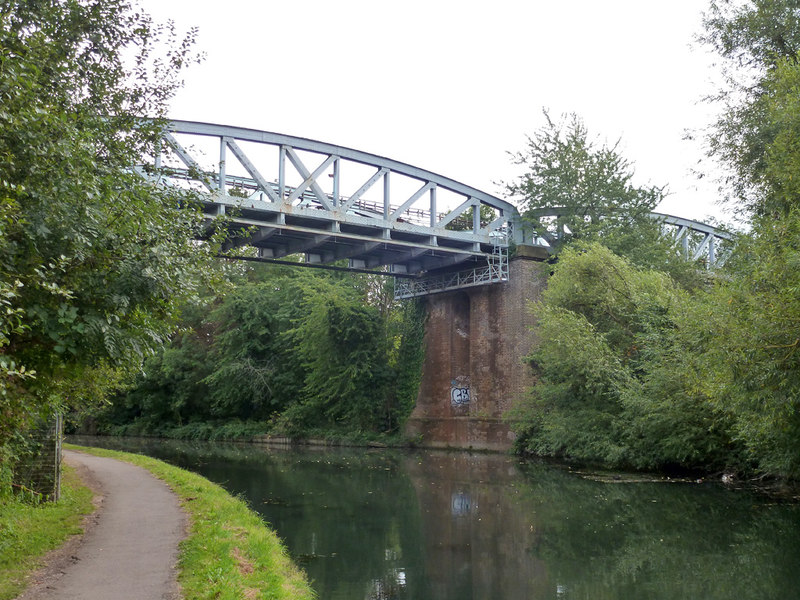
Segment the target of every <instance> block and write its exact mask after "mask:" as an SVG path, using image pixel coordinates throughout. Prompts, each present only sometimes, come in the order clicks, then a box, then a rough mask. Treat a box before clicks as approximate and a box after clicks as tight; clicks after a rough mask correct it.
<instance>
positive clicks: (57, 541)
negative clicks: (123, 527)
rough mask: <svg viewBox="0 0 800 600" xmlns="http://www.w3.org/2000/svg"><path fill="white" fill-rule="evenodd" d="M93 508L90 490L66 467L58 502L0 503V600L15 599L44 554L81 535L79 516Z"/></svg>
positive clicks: (10, 501) (14, 500)
mask: <svg viewBox="0 0 800 600" xmlns="http://www.w3.org/2000/svg"><path fill="white" fill-rule="evenodd" d="M93 508H94V507H93V506H92V492H91V490H89V489H88V488H87V487H86V486H84V485H83V484H82V483H81V482H80V480H79V479H78V476H77V475H76V474H75V471H74V470H73V469H71V468H69V467H67V466H65V467H64V471H63V476H62V479H61V500H59V501H58V502H43V503H41V504H33V503H31V502H25V501H21V500H19V499H17V498H9V499H8V500H5V501H3V502H0V600H8V599H10V598H16V597H17V596H18V595H19V594H20V593H21V592H22V590H23V589H24V588H25V586H26V584H27V582H26V576H27V575H28V574H30V573H31V572H32V571H34V570H35V569H36V568H38V567H39V566H40V561H41V558H42V556H43V555H44V554H45V553H47V552H48V551H50V550H53V549H54V548H57V547H58V546H60V545H61V544H63V543H64V542H65V541H66V539H67V538H68V537H69V536H71V535H74V534H77V533H82V531H83V530H82V528H81V523H82V521H83V517H84V515H86V514H89V513H90V512H92V510H93Z"/></svg>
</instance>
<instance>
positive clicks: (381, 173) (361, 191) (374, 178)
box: [342, 167, 389, 211]
mask: <svg viewBox="0 0 800 600" xmlns="http://www.w3.org/2000/svg"><path fill="white" fill-rule="evenodd" d="M388 172H389V169H387V168H385V167H383V168H379V169H378V170H377V171H375V173H374V174H373V175H372V177H370V178H369V179H367V181H366V182H365V183H364V185H362V186H361V187H360V188H358V191H357V192H356V193H355V194H353V195H352V196H350V197H349V198H348V199H347V202H345V203H343V204H342V210H343V211H346V210H348V209H349V208H350V207H351V206H353V204H355V203H356V202H358V200H359V199H360V198H361V196H363V195H364V193H365V192H366V191H367V190H368V189H369V188H371V187H372V186H373V185H375V182H376V181H378V179H380V178H381V177H383V176H384V175H385V174H386V173H388Z"/></svg>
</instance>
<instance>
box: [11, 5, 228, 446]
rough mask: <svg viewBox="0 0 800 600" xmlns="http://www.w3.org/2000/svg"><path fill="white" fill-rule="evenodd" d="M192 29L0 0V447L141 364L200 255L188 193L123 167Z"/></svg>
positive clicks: (158, 114)
mask: <svg viewBox="0 0 800 600" xmlns="http://www.w3.org/2000/svg"><path fill="white" fill-rule="evenodd" d="M193 37H194V33H193V32H190V33H189V34H188V35H187V36H186V37H184V38H181V37H179V36H177V35H176V33H175V31H174V30H173V28H172V26H171V25H167V26H163V27H162V26H157V25H154V24H153V23H152V21H151V19H150V18H149V17H148V16H146V15H144V14H143V13H141V12H140V11H134V10H133V9H131V7H130V6H129V5H128V3H127V2H125V1H124V0H46V1H44V2H28V1H22V0H20V1H6V2H3V3H1V4H0V302H2V313H3V314H2V317H0V403H2V404H1V405H0V413H1V414H2V417H1V418H0V449H4V451H5V450H7V449H8V443H9V441H10V440H11V439H12V438H13V437H14V436H15V435H18V434H19V432H20V431H21V428H22V426H23V425H24V423H25V422H27V421H28V420H30V418H32V417H33V416H35V415H37V414H40V413H42V412H47V411H49V410H51V409H53V408H54V407H57V406H63V405H65V404H68V403H70V402H72V401H76V400H79V399H81V398H82V397H85V396H86V394H82V393H81V392H80V390H79V389H78V388H80V387H81V384H82V383H83V384H85V387H89V388H93V389H95V391H96V386H95V383H97V382H98V379H97V376H98V373H106V374H107V373H108V372H109V371H108V370H109V369H111V370H114V369H129V368H133V367H136V366H138V365H140V364H141V362H142V360H143V359H144V358H145V357H146V356H147V355H148V354H149V353H150V352H151V351H152V350H153V349H154V348H155V347H157V346H158V345H159V344H161V343H162V342H163V341H164V340H165V339H166V337H167V335H168V334H169V333H170V331H171V330H172V327H173V326H174V324H175V319H176V315H177V310H178V307H179V306H180V305H181V304H182V303H185V302H186V300H187V298H188V297H191V296H192V295H193V294H194V292H195V289H196V286H197V281H199V277H200V274H201V273H202V272H203V271H204V270H205V269H204V265H206V264H208V260H209V257H210V256H212V255H213V254H214V252H215V249H214V247H213V244H211V243H198V242H196V241H195V240H196V239H197V238H198V236H199V235H200V233H201V232H202V231H203V230H202V223H203V218H202V215H201V213H200V212H199V210H198V209H197V208H196V207H195V204H194V201H193V198H192V197H191V196H190V195H189V194H188V193H187V192H182V191H181V190H178V189H175V188H171V189H170V188H166V187H156V186H153V185H151V184H149V183H148V182H147V181H145V180H144V179H143V178H141V177H140V176H139V175H137V174H136V173H135V172H134V170H133V169H132V167H133V166H135V165H140V164H143V163H145V162H146V160H147V157H148V156H150V155H152V150H153V148H154V147H155V146H154V144H155V142H156V140H157V139H158V135H159V132H160V130H161V128H162V127H163V125H164V121H163V117H164V114H165V111H166V103H167V101H168V100H169V98H170V97H171V96H172V94H173V93H174V91H175V89H176V88H177V86H178V85H179V79H178V73H179V71H180V69H181V68H182V67H183V66H184V65H185V64H186V63H188V62H190V61H191V60H192V54H191V45H192V41H193ZM144 119H147V120H144ZM111 379H113V377H112V378H111ZM104 380H105V381H106V382H109V385H110V380H109V378H108V377H104ZM106 387H108V386H106ZM68 393H70V394H72V395H73V397H72V398H70V397H66V396H67V394H68ZM0 458H2V457H0Z"/></svg>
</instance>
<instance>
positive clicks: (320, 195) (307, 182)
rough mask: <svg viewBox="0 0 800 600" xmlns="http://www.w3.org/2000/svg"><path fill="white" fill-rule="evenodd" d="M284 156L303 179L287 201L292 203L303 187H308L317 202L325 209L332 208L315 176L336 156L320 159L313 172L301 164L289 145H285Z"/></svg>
mask: <svg viewBox="0 0 800 600" xmlns="http://www.w3.org/2000/svg"><path fill="white" fill-rule="evenodd" d="M286 156H287V157H289V160H290V161H291V163H292V164H293V165H294V168H295V169H297V172H298V173H300V175H301V176H302V177H303V180H304V181H303V183H301V184H300V185H298V186H297V187H296V188H295V190H294V191H293V192H292V194H291V195H290V196H289V203H292V202H293V201H294V200H296V199H297V198H299V197H300V195H301V194H302V193H303V192H304V191H305V189H306V188H307V187H310V188H311V190H312V191H313V192H314V195H315V196H316V197H317V200H319V203H320V204H322V206H323V207H324V208H325V210H333V207H332V206H331V203H330V202H329V201H328V196H327V195H326V194H325V192H323V191H322V188H320V187H319V184H318V183H317V177H319V176H320V175H321V174H322V172H323V171H324V170H325V169H327V168H328V167H329V166H330V165H331V163H332V162H333V161H335V160H336V158H337V157H336V156H335V155H333V154H331V155H330V156H328V158H326V159H325V160H324V161H322V164H321V165H320V166H319V167H317V168H316V170H315V171H314V172H313V173H310V172H309V171H308V169H307V168H306V166H305V165H304V164H303V161H301V160H300V157H299V156H297V153H296V152H295V151H294V149H293V148H291V147H290V146H286Z"/></svg>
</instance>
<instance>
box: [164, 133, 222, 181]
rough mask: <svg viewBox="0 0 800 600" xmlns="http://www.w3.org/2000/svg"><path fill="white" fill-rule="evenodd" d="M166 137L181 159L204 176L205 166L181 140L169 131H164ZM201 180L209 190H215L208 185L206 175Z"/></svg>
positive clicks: (199, 174)
mask: <svg viewBox="0 0 800 600" xmlns="http://www.w3.org/2000/svg"><path fill="white" fill-rule="evenodd" d="M164 139H165V140H166V142H167V144H169V145H170V147H171V148H172V149H173V150H174V151H175V154H177V155H178V158H180V159H181V161H183V164H185V165H186V166H187V167H189V169H192V170H194V171H196V172H197V175H198V176H200V177H202V175H203V168H202V167H201V166H200V164H199V163H198V162H197V161H196V160H195V159H193V158H192V156H191V155H190V154H189V153H188V152H187V151H186V149H185V148H184V147H183V146H181V144H180V142H179V141H178V140H176V139H175V138H174V137H173V136H172V134H171V133H169V132H168V131H165V132H164ZM200 181H201V183H202V184H203V185H204V186H206V188H207V189H208V191H209V192H212V193H213V192H214V191H215V190H214V188H213V187H211V186H210V185H208V182H207V181H206V180H205V178H204V177H203V178H201V179H200Z"/></svg>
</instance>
